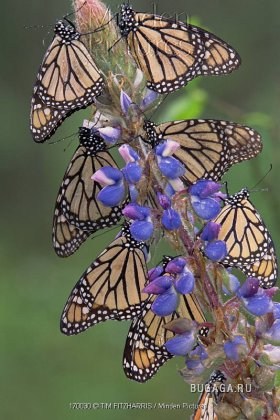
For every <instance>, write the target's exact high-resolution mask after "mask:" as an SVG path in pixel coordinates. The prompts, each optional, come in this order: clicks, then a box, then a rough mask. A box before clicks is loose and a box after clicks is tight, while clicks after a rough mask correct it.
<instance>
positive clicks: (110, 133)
mask: <svg viewBox="0 0 280 420" xmlns="http://www.w3.org/2000/svg"><path fill="white" fill-rule="evenodd" d="M98 132H99V134H100V136H101V137H102V138H103V139H104V140H105V141H106V142H107V143H109V144H116V143H117V141H118V140H119V139H120V137H121V129H120V127H101V128H99V129H98Z"/></svg>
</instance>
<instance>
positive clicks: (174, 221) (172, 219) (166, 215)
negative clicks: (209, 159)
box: [161, 209, 182, 230]
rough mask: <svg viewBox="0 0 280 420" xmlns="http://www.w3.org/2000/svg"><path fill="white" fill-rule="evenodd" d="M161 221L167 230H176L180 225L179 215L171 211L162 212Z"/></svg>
mask: <svg viewBox="0 0 280 420" xmlns="http://www.w3.org/2000/svg"><path fill="white" fill-rule="evenodd" d="M161 221H162V224H163V226H164V227H165V229H167V230H176V229H179V227H180V226H181V225H182V221H181V218H180V215H179V213H177V211H175V210H173V209H168V210H164V212H163V216H162V219H161Z"/></svg>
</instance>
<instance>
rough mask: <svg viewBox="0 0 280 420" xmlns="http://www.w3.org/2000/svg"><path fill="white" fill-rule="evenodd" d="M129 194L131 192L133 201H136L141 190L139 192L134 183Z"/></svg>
mask: <svg viewBox="0 0 280 420" xmlns="http://www.w3.org/2000/svg"><path fill="white" fill-rule="evenodd" d="M129 194H130V200H131V202H132V203H136V201H137V199H138V197H139V192H138V190H137V188H136V187H135V185H132V184H130V185H129Z"/></svg>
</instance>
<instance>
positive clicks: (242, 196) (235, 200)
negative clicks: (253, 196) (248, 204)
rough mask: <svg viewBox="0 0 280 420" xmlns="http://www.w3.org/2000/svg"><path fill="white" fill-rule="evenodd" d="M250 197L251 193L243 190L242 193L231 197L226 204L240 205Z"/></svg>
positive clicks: (245, 189)
mask: <svg viewBox="0 0 280 420" xmlns="http://www.w3.org/2000/svg"><path fill="white" fill-rule="evenodd" d="M249 197H250V191H249V190H248V189H247V188H243V189H242V190H241V191H239V192H238V193H236V194H234V195H230V196H229V197H228V198H227V199H226V200H225V203H226V204H239V203H241V201H243V200H248V198H249Z"/></svg>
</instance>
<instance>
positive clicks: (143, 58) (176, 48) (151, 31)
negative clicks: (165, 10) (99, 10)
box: [127, 13, 204, 93]
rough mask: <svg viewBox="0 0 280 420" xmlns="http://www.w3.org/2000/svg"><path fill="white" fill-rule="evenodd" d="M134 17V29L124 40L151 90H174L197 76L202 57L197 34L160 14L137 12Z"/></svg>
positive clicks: (202, 52)
mask: <svg viewBox="0 0 280 420" xmlns="http://www.w3.org/2000/svg"><path fill="white" fill-rule="evenodd" d="M135 20H136V22H137V24H138V26H137V30H135V31H131V32H130V33H129V34H128V36H127V41H128V45H129V47H130V50H131V52H132V55H133V57H134V58H135V60H136V62H137V64H138V66H139V68H140V69H141V70H142V71H143V72H144V74H145V76H146V77H147V80H148V83H147V86H148V87H149V88H150V89H152V90H155V91H156V92H158V93H169V92H173V91H175V90H177V89H179V88H180V87H182V86H185V85H186V84H187V82H189V81H190V80H192V79H193V78H194V77H195V76H196V74H197V71H198V69H199V64H200V62H201V61H202V57H203V56H204V51H203V48H202V46H201V42H200V38H199V36H197V35H196V34H195V33H191V32H190V31H188V28H187V27H186V25H184V24H181V23H180V22H178V23H176V25H175V23H174V22H173V21H170V20H168V19H164V18H162V17H160V16H155V15H149V14H144V13H136V15H135ZM175 26H176V27H175Z"/></svg>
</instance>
